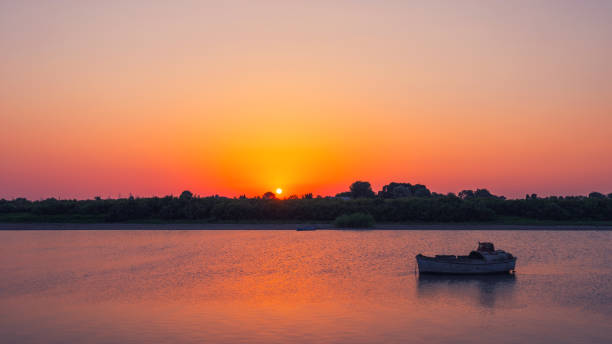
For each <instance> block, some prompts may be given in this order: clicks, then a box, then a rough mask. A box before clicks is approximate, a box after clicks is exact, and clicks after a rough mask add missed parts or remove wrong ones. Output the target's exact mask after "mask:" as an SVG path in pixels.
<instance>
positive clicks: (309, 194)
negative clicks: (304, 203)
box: [302, 192, 312, 199]
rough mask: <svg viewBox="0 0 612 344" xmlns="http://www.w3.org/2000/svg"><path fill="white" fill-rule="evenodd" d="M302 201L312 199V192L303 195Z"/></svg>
mask: <svg viewBox="0 0 612 344" xmlns="http://www.w3.org/2000/svg"><path fill="white" fill-rule="evenodd" d="M302 199H312V192H309V193H307V194H304V195H302Z"/></svg>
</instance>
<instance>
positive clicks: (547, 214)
mask: <svg viewBox="0 0 612 344" xmlns="http://www.w3.org/2000/svg"><path fill="white" fill-rule="evenodd" d="M354 213H363V214H369V215H371V216H372V217H373V218H374V219H375V220H376V221H377V222H471V221H478V222H481V221H495V220H499V219H502V218H506V217H512V218H523V219H534V220H556V221H566V220H573V221H585V220H587V221H610V220H612V194H608V195H604V194H602V193H598V192H593V193H591V194H589V195H588V196H567V197H557V196H550V197H538V196H537V195H536V194H531V195H526V197H525V199H506V198H505V197H503V196H496V195H493V194H491V193H490V192H489V191H488V190H486V189H476V190H463V191H461V192H459V193H458V194H454V193H448V194H438V193H435V192H431V191H430V190H429V189H428V188H427V187H426V186H424V185H420V184H414V185H413V184H410V183H395V182H393V183H390V184H388V185H385V186H384V187H383V188H382V190H380V191H379V192H378V193H375V192H374V191H373V190H372V187H371V185H370V183H368V182H364V181H357V182H355V183H353V184H352V185H351V186H350V188H349V190H348V191H346V192H342V193H339V194H337V195H336V196H335V197H321V196H316V197H313V195H312V194H305V195H302V196H297V195H293V196H290V197H288V198H286V199H277V198H276V196H275V195H274V194H273V193H271V192H269V193H266V194H264V195H262V196H261V197H254V198H247V197H246V196H240V197H237V198H228V197H221V196H207V197H200V196H196V195H193V194H192V193H191V192H189V191H184V192H183V193H182V194H181V195H180V196H178V197H176V196H165V197H146V198H140V197H133V196H130V197H128V198H119V199H102V198H100V197H96V198H94V199H89V200H59V199H55V198H48V199H45V200H39V201H30V200H27V199H24V198H17V199H13V200H5V199H0V220H4V221H20V220H21V221H36V220H40V221H45V220H46V221H49V220H52V221H55V220H57V221H62V220H78V219H84V220H89V221H106V222H124V221H148V220H152V221H157V220H161V221H203V222H204V221H205V222H247V221H253V222H266V221H286V222H304V221H306V222H308V221H312V222H332V221H334V220H335V219H337V218H338V217H339V216H342V215H348V214H354Z"/></svg>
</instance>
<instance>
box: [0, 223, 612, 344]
mask: <svg viewBox="0 0 612 344" xmlns="http://www.w3.org/2000/svg"><path fill="white" fill-rule="evenodd" d="M611 237H612V232H607V231H602V232H594V231H589V232H573V231H560V232H554V231H531V232H526V231H363V232H357V231H315V232H295V231H42V232H32V231H25V232H9V231H4V232H0V341H2V342H6V343H14V342H17V343H19V342H21V343H68V342H74V343H76V342H88V343H153V342H155V343H159V342H166V343H178V342H181V343H214V342H216V343H287V342H296V343H328V342H329V343H380V342H386V343H405V342H412V343H419V342H422V343H436V342H447V343H450V342H452V343H474V342H497V343H517V342H525V341H527V342H541V343H543V342H556V343H577V342H583V343H586V342H590V343H604V342H605V343H610V342H612V251H611V250H610V244H611V240H610V239H611ZM478 240H481V241H485V240H490V241H493V242H494V243H495V244H496V245H497V246H498V247H499V248H501V249H506V250H507V251H510V252H512V253H513V254H515V255H516V256H518V262H517V273H516V275H515V276H514V277H512V276H498V277H495V276H494V277H481V278H474V277H464V278H445V277H437V278H433V277H428V278H423V277H419V276H418V275H415V261H414V256H415V255H416V254H417V253H419V252H421V253H424V254H435V253H467V252H469V250H471V249H473V248H474V247H475V246H476V242H477V241H478Z"/></svg>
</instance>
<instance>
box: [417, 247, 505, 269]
mask: <svg viewBox="0 0 612 344" xmlns="http://www.w3.org/2000/svg"><path fill="white" fill-rule="evenodd" d="M416 261H417V265H418V267H419V273H421V274H465V275H469V274H495V273H509V272H514V267H515V265H516V257H515V256H513V255H512V254H510V253H509V252H506V251H503V250H495V246H494V245H493V243H490V242H479V243H478V249H476V251H472V252H470V254H469V255H467V256H454V255H442V254H440V255H436V256H435V257H428V256H424V255H422V254H420V253H419V254H418V255H417V256H416Z"/></svg>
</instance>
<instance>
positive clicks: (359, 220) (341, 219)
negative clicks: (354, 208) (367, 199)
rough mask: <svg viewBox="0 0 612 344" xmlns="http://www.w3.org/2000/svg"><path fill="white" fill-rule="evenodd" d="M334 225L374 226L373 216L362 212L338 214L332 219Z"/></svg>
mask: <svg viewBox="0 0 612 344" xmlns="http://www.w3.org/2000/svg"><path fill="white" fill-rule="evenodd" d="M334 226H336V227H338V228H368V227H372V226H374V217H372V215H370V214H364V213H353V214H350V215H347V214H345V215H340V216H338V217H337V218H336V220H335V221H334Z"/></svg>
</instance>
